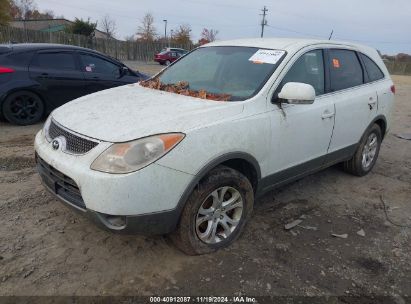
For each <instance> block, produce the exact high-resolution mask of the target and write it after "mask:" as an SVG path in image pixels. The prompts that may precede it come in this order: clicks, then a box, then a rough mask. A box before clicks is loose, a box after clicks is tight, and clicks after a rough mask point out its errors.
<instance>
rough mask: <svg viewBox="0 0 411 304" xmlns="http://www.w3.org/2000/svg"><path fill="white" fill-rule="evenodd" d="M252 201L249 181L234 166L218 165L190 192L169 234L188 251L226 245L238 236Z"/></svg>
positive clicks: (202, 250)
mask: <svg viewBox="0 0 411 304" xmlns="http://www.w3.org/2000/svg"><path fill="white" fill-rule="evenodd" d="M253 205H254V192H253V188H252V186H251V183H250V181H249V180H248V179H247V178H246V177H245V176H244V175H243V174H241V173H240V172H238V171H236V170H233V169H231V168H228V167H225V166H219V167H217V168H215V169H213V170H211V171H210V173H209V174H208V175H207V176H206V177H205V178H203V179H202V180H201V182H200V183H199V185H198V187H197V188H196V189H194V191H193V192H192V193H191V195H190V197H189V199H188V200H187V202H186V205H185V207H184V210H183V212H182V215H181V219H180V223H179V225H178V228H177V230H176V232H174V233H173V234H172V235H171V236H170V237H171V239H172V241H173V242H174V244H175V245H176V246H177V247H178V248H179V249H180V250H182V251H183V252H185V253H186V254H189V255H199V254H205V253H210V252H213V251H216V250H218V249H220V248H224V247H227V246H229V245H230V244H231V243H232V242H233V241H234V240H236V239H237V238H238V237H239V236H240V234H241V232H242V230H243V228H244V226H245V224H246V222H247V220H248V219H249V217H250V215H251V213H252V210H253Z"/></svg>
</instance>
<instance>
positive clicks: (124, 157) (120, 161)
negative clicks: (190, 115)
mask: <svg viewBox="0 0 411 304" xmlns="http://www.w3.org/2000/svg"><path fill="white" fill-rule="evenodd" d="M184 136H185V135H184V134H182V133H169V134H161V135H155V136H150V137H145V138H141V139H137V140H134V141H130V142H126V143H119V144H113V145H112V146H110V147H109V148H108V149H107V150H105V151H104V152H103V153H101V154H100V155H99V157H97V158H96V160H95V161H94V162H93V163H92V164H91V169H92V170H96V171H101V172H107V173H130V172H133V171H137V170H140V169H142V168H144V167H145V166H148V165H149V164H151V163H153V162H155V161H156V160H158V159H159V158H160V157H162V156H163V155H165V154H166V153H167V152H169V151H170V150H171V149H173V148H174V147H175V146H176V145H177V144H178V143H179V142H180V141H182V140H183V138H184Z"/></svg>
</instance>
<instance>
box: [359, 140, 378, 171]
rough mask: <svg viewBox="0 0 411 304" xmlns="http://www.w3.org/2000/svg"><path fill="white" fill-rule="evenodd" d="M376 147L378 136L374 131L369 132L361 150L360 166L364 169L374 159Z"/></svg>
mask: <svg viewBox="0 0 411 304" xmlns="http://www.w3.org/2000/svg"><path fill="white" fill-rule="evenodd" d="M377 148H378V137H377V135H376V134H375V133H371V134H370V135H369V136H368V139H367V142H366V143H365V145H364V149H363V151H362V166H363V168H364V169H365V170H366V169H368V168H369V167H370V166H371V164H372V163H373V161H374V158H375V154H376V153H377Z"/></svg>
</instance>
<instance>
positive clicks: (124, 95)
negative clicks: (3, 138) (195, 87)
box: [52, 84, 243, 142]
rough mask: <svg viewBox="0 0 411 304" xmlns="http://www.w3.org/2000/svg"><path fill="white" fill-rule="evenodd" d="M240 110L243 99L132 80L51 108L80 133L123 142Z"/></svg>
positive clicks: (200, 123)
mask: <svg viewBox="0 0 411 304" xmlns="http://www.w3.org/2000/svg"><path fill="white" fill-rule="evenodd" d="M242 111H243V105H242V103H237V102H219V101H212V100H205V99H199V98H194V97H189V96H183V95H179V94H175V93H169V92H164V91H159V90H154V89H149V88H144V87H142V86H140V85H139V84H132V85H126V86H122V87H118V88H114V89H109V90H105V91H101V92H98V93H95V94H91V95H87V96H83V97H81V98H79V99H76V100H73V101H71V102H69V103H66V104H65V105H63V106H61V107H60V108H58V109H56V110H55V111H53V113H52V117H53V119H54V120H55V121H57V122H58V123H59V124H61V125H62V126H64V127H66V128H68V129H70V130H72V131H74V132H77V133H79V134H82V135H85V136H88V137H92V138H95V139H99V140H102V141H108V142H125V141H130V140H134V139H138V138H141V137H145V136H149V135H154V134H160V133H168V132H183V133H184V132H186V131H188V130H190V129H194V128H198V127H201V126H205V125H209V124H212V123H216V122H218V121H221V120H223V119H227V118H228V117H233V116H235V115H238V114H240V113H241V112H242Z"/></svg>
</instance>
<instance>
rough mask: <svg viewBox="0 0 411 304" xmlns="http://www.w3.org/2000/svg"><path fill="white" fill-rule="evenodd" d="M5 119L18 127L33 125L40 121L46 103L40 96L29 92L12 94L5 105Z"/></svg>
mask: <svg viewBox="0 0 411 304" xmlns="http://www.w3.org/2000/svg"><path fill="white" fill-rule="evenodd" d="M2 113H3V116H4V118H5V119H7V120H8V121H9V122H11V123H14V124H17V125H22V126H25V125H31V124H35V123H37V122H39V121H40V119H41V118H42V117H43V114H44V103H43V101H42V100H41V98H40V97H39V96H37V95H36V94H34V93H32V92H29V91H19V92H15V93H12V94H10V95H9V96H8V97H7V98H6V100H5V101H4V103H3V107H2Z"/></svg>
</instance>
